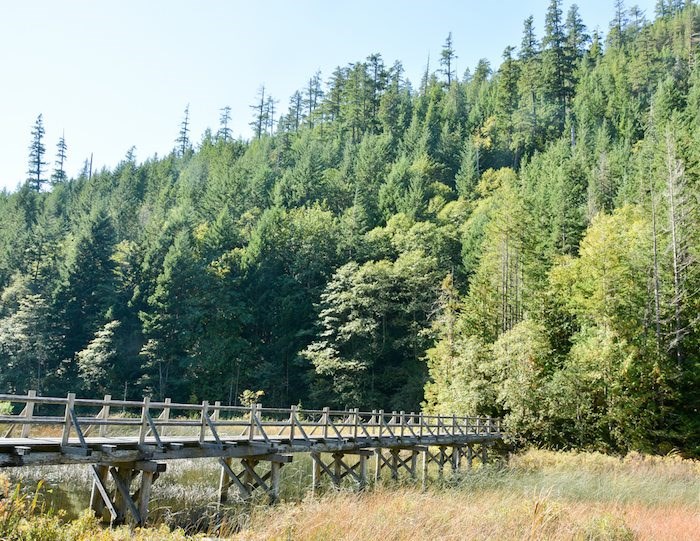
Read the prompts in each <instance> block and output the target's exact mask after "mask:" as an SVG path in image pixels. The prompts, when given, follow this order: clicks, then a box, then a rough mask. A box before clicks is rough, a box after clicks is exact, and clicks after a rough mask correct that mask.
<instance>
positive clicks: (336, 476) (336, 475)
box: [333, 453, 343, 488]
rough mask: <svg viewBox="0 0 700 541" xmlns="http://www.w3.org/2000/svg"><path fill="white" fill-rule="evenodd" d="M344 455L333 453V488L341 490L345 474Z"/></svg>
mask: <svg viewBox="0 0 700 541" xmlns="http://www.w3.org/2000/svg"><path fill="white" fill-rule="evenodd" d="M342 460H343V453H333V486H335V488H340V481H341V474H342V473H343V468H342V463H341V461H342Z"/></svg>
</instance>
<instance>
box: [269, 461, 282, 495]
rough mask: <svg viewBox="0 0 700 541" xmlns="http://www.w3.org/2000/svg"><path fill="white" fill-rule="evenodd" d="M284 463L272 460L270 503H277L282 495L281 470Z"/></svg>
mask: <svg viewBox="0 0 700 541" xmlns="http://www.w3.org/2000/svg"><path fill="white" fill-rule="evenodd" d="M281 469H282V464H280V463H279V462H270V488H271V492H270V503H271V504H275V503H277V502H278V501H279V497H280V470H281Z"/></svg>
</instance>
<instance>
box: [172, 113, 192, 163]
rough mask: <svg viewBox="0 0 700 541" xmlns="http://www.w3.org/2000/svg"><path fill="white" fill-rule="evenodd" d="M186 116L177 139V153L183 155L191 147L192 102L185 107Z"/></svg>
mask: <svg viewBox="0 0 700 541" xmlns="http://www.w3.org/2000/svg"><path fill="white" fill-rule="evenodd" d="M184 114H185V116H184V118H183V119H182V122H181V123H180V133H179V135H178V136H177V139H175V143H176V145H177V147H176V149H177V153H178V155H179V156H180V157H183V156H184V155H185V154H186V153H187V150H188V149H189V148H190V135H189V134H190V104H189V103H188V104H187V106H186V107H185V113H184Z"/></svg>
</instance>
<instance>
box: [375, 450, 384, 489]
mask: <svg viewBox="0 0 700 541" xmlns="http://www.w3.org/2000/svg"><path fill="white" fill-rule="evenodd" d="M381 455H382V449H381V447H380V448H378V449H375V450H374V466H375V468H374V482H375V483H378V482H379V480H380V479H381V478H382V465H383V464H382V456H381Z"/></svg>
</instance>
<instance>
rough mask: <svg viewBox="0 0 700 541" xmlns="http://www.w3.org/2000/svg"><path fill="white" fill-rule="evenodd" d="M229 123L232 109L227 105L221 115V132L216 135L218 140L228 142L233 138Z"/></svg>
mask: <svg viewBox="0 0 700 541" xmlns="http://www.w3.org/2000/svg"><path fill="white" fill-rule="evenodd" d="M229 122H231V108H230V107H229V106H228V105H227V106H226V107H224V108H222V109H221V114H220V115H219V131H218V132H217V134H216V136H217V138H218V139H221V140H223V141H224V142H228V140H229V139H230V138H231V128H230V127H229Z"/></svg>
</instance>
